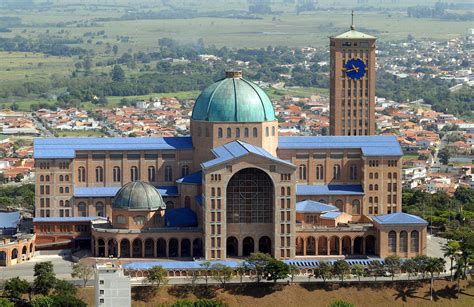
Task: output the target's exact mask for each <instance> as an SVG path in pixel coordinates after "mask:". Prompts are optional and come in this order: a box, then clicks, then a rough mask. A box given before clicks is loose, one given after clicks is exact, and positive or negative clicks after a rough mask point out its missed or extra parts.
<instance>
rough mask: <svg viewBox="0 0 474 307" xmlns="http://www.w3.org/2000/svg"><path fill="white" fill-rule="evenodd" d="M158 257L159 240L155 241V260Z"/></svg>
mask: <svg viewBox="0 0 474 307" xmlns="http://www.w3.org/2000/svg"><path fill="white" fill-rule="evenodd" d="M157 257H158V240H156V241H153V258H157Z"/></svg>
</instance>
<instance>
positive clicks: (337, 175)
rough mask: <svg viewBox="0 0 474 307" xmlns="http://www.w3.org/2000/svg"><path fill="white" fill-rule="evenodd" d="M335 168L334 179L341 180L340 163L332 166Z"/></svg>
mask: <svg viewBox="0 0 474 307" xmlns="http://www.w3.org/2000/svg"><path fill="white" fill-rule="evenodd" d="M332 170H333V176H332V179H333V180H340V179H341V166H340V165H339V164H336V165H334V166H333V168H332Z"/></svg>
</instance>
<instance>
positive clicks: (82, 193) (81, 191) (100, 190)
mask: <svg viewBox="0 0 474 307" xmlns="http://www.w3.org/2000/svg"><path fill="white" fill-rule="evenodd" d="M120 188H121V187H74V197H114V196H115V194H117V192H118V191H119V190H120ZM156 189H157V190H158V192H159V193H160V195H161V196H163V197H175V196H179V194H178V187H175V186H165V187H157V188H156Z"/></svg>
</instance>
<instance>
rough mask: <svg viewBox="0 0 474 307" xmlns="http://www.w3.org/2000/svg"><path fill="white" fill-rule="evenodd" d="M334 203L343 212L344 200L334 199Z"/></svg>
mask: <svg viewBox="0 0 474 307" xmlns="http://www.w3.org/2000/svg"><path fill="white" fill-rule="evenodd" d="M334 205H335V206H336V207H337V208H338V209H339V211H341V212H343V211H344V202H343V201H342V200H340V199H338V200H336V202H335V203H334Z"/></svg>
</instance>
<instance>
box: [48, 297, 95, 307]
mask: <svg viewBox="0 0 474 307" xmlns="http://www.w3.org/2000/svg"><path fill="white" fill-rule="evenodd" d="M51 299H52V300H53V304H52V305H51V306H61V307H87V304H86V303H84V302H83V301H82V300H80V299H78V298H76V297H74V296H69V295H53V296H51Z"/></svg>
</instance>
